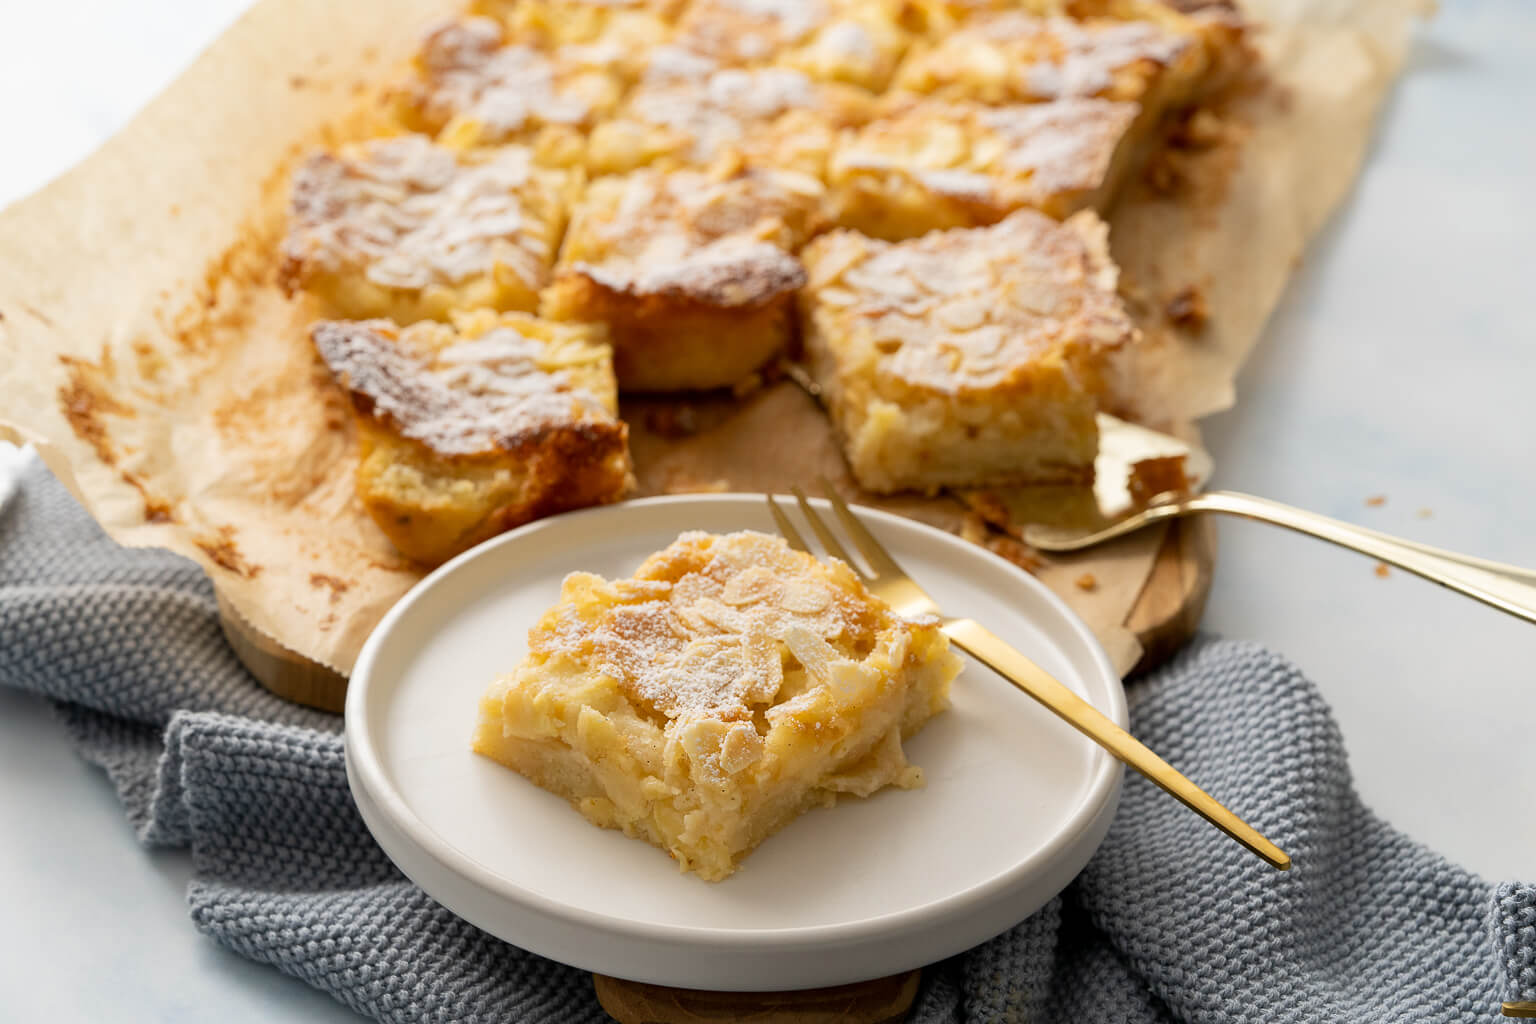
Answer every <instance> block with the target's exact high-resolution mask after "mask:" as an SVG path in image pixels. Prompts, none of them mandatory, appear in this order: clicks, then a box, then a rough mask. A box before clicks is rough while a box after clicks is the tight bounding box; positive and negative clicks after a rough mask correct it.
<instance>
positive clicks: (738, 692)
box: [529, 531, 897, 721]
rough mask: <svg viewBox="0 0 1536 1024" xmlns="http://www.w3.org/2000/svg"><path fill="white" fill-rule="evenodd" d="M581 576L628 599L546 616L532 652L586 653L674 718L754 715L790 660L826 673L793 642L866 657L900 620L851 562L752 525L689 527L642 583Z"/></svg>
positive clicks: (792, 665) (652, 563)
mask: <svg viewBox="0 0 1536 1024" xmlns="http://www.w3.org/2000/svg"><path fill="white" fill-rule="evenodd" d="M574 582H575V583H576V584H577V585H578V586H590V587H599V588H606V589H605V593H607V595H608V596H609V597H610V599H612V600H617V601H619V602H621V603H620V604H619V606H618V607H610V608H607V609H605V610H604V611H603V612H602V613H601V615H600V617H599V618H597V619H596V620H595V621H594V620H592V619H590V618H587V617H584V616H582V615H580V614H571V615H561V616H553V617H551V618H550V619H546V623H545V624H544V625H543V626H541V628H539V629H536V630H535V631H534V632H533V633H532V634H531V635H530V638H529V639H530V647H531V649H532V651H533V652H534V653H536V654H543V655H546V656H551V657H570V658H575V659H578V660H580V661H581V662H582V663H584V664H586V665H589V666H591V667H592V668H593V669H594V670H596V671H599V672H602V673H603V674H605V675H609V676H611V677H612V678H614V679H616V680H617V681H618V683H619V685H620V686H621V687H622V688H623V690H624V691H625V693H626V694H627V695H628V696H629V697H630V699H631V700H633V701H636V702H638V703H640V704H642V705H643V706H645V707H647V708H650V709H653V710H654V711H655V712H657V713H659V714H662V715H664V716H666V717H667V718H669V719H677V720H685V721H686V720H695V719H700V718H713V719H717V720H720V721H750V720H751V718H752V714H753V710H754V708H760V707H762V706H764V705H768V704H771V703H773V702H774V700H775V698H776V697H777V696H778V695H779V692H780V689H781V687H782V685H783V682H784V674H785V670H786V668H788V669H789V670H791V671H793V670H794V669H796V668H801V667H803V668H806V669H807V670H808V671H810V672H811V674H812V675H813V676H816V675H818V674H820V673H822V672H824V671H825V668H826V666H825V665H823V664H816V665H813V666H807V665H803V664H801V663H800V662H799V661H798V660H797V659H796V658H795V657H794V656H793V652H794V650H800V651H802V652H804V651H814V652H824V650H825V649H830V650H831V651H832V652H833V655H832V656H834V657H836V658H839V659H844V660H847V661H850V662H852V661H857V660H859V659H861V658H862V657H863V656H864V655H865V654H867V653H868V650H869V649H870V647H872V646H873V640H874V634H875V632H876V630H878V629H881V628H890V627H891V626H893V625H896V624H897V620H896V619H895V617H894V616H893V615H892V614H891V613H890V611H889V610H888V609H886V608H885V607H884V606H883V605H880V604H878V603H877V602H875V600H874V599H873V598H872V597H871V596H870V595H869V594H868V592H867V591H865V590H864V588H863V587H862V585H860V584H859V583H858V582H857V580H855V579H854V578H853V576H852V574H851V573H849V572H848V570H847V568H846V567H842V566H828V565H825V564H823V563H820V562H818V561H817V560H816V559H815V558H814V557H812V556H810V555H808V554H804V553H802V552H797V551H793V550H791V549H790V548H789V547H788V545H786V544H785V543H784V541H783V540H782V539H780V538H778V537H771V536H768V535H766V534H761V533H754V532H745V531H744V532H741V533H733V534H727V535H725V536H713V535H709V534H703V533H688V534H684V535H683V536H681V537H679V538H678V540H677V541H676V542H675V543H674V544H672V545H671V546H669V547H668V548H666V549H665V550H663V551H661V552H658V553H657V554H656V555H653V556H652V557H651V558H650V559H648V560H647V561H646V563H645V564H644V565H643V566H641V567H640V569H639V571H638V572H637V573H636V574H635V580H634V581H624V582H621V583H618V584H607V583H606V582H604V581H601V580H598V579H596V578H595V577H590V576H581V577H579V578H578V579H576V580H575V581H574ZM636 584H644V585H646V586H645V587H644V588H641V587H637V586H636ZM566 585H567V588H568V589H569V588H570V587H571V586H572V585H573V581H572V580H568V581H567V584H566ZM807 637H809V638H813V639H812V640H811V641H807V640H806V638H807ZM815 640H819V641H820V642H821V644H822V645H823V646H822V647H818V646H817V644H816V643H815Z"/></svg>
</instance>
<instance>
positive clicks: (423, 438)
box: [312, 311, 631, 565]
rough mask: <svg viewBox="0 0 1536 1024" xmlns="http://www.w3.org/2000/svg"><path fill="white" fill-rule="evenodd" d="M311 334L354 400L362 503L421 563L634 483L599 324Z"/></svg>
mask: <svg viewBox="0 0 1536 1024" xmlns="http://www.w3.org/2000/svg"><path fill="white" fill-rule="evenodd" d="M312 336H313V339H314V343H315V347H316V349H318V350H319V353H320V357H321V359H323V360H324V361H325V364H326V365H327V366H328V367H330V370H331V372H332V374H334V375H335V377H336V379H337V381H338V382H339V383H340V384H341V386H342V387H343V388H344V389H345V390H346V392H347V395H348V397H349V398H350V399H351V404H352V409H353V412H354V414H355V419H356V421H357V432H358V440H359V444H360V459H359V463H358V468H357V493H358V496H359V498H361V500H362V503H363V506H364V508H366V509H367V510H368V514H369V515H370V516H372V517H373V520H374V522H376V523H378V525H379V528H380V529H381V530H383V531H384V533H385V535H386V536H388V537H389V539H390V541H392V542H393V543H394V545H395V547H396V548H398V549H399V550H400V551H401V553H402V554H405V555H406V556H408V557H410V558H412V559H415V560H416V561H418V562H421V563H423V564H427V565H435V564H437V563H439V562H443V561H446V560H447V559H449V558H452V557H453V556H454V555H457V554H459V553H460V552H462V551H465V550H467V549H469V548H470V547H472V546H474V545H475V544H478V543H479V542H481V541H483V540H486V539H488V538H490V537H493V536H495V535H496V534H498V533H501V532H502V531H504V530H508V529H511V528H512V527H514V526H519V525H521V524H523V523H526V522H528V521H530V520H532V519H537V518H539V517H540V516H546V515H552V514H554V513H556V512H563V511H566V510H567V509H573V508H582V507H584V506H587V505H597V504H602V503H605V502H610V501H616V500H618V499H619V498H621V497H623V496H624V492H625V491H626V490H627V489H628V488H629V486H630V484H631V474H630V460H629V443H628V439H629V433H628V428H627V427H626V426H625V425H624V423H622V422H621V421H620V420H619V419H618V418H617V416H616V409H617V406H618V395H617V392H616V390H615V388H614V382H613V369H612V365H611V363H610V360H609V352H608V346H607V344H606V341H605V337H604V333H603V330H602V328H601V327H600V326H596V325H589V324H552V323H549V322H547V321H543V320H539V319H537V318H535V317H532V316H529V315H527V314H522V313H505V314H501V315H499V316H498V315H496V314H494V313H491V312H488V311H485V312H479V313H473V314H467V315H464V316H461V317H458V318H457V319H456V323H455V325H454V326H449V325H447V324H441V323H436V322H433V321H423V322H421V323H417V324H413V325H411V326H410V327H405V328H401V327H399V326H397V325H396V324H394V323H393V322H391V321H388V320H367V321H339V320H328V321H321V322H320V323H318V324H316V325H315V327H314V329H313V332H312Z"/></svg>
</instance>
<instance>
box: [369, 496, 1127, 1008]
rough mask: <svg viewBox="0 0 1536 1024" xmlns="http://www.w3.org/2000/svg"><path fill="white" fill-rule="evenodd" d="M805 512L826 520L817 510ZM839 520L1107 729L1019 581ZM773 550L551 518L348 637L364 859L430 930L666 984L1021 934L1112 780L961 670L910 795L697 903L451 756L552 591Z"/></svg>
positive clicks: (493, 775) (889, 960)
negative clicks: (879, 545) (447, 926)
mask: <svg viewBox="0 0 1536 1024" xmlns="http://www.w3.org/2000/svg"><path fill="white" fill-rule="evenodd" d="M822 508H823V511H825V506H824V505H823V506H822ZM860 514H861V515H862V516H863V518H864V520H865V521H866V522H867V523H868V524H869V526H870V528H871V529H872V530H873V531H874V532H875V534H876V535H877V536H878V537H879V538H880V539H881V540H882V541H883V542H884V543H885V544H886V545H887V547H889V549H890V550H891V552H892V553H893V554H894V555H895V556H896V558H897V560H898V561H900V562H901V564H902V566H903V567H904V568H905V569H906V570H907V571H908V572H909V573H911V574H912V575H913V577H914V578H915V579H917V580H918V582H920V583H921V584H922V585H923V586H924V587H925V588H927V589H928V591H929V592H930V593H931V594H932V595H933V596H934V597H935V598H936V599H937V600H938V601H939V603H940V605H941V606H942V607H943V608H944V609H945V611H947V612H949V613H950V614H955V615H968V616H971V617H973V618H976V619H978V620H980V621H981V622H983V623H986V624H987V625H988V626H990V627H991V628H992V629H993V630H994V631H995V632H996V633H998V634H999V635H1000V636H1002V637H1004V638H1005V639H1007V640H1009V641H1010V642H1011V643H1013V644H1014V645H1016V646H1017V647H1019V648H1020V649H1021V650H1023V651H1025V652H1026V653H1028V654H1029V655H1030V656H1031V657H1032V658H1034V659H1035V660H1036V661H1037V662H1038V663H1039V664H1040V665H1041V666H1043V667H1044V668H1045V669H1046V670H1048V671H1050V672H1051V673H1053V674H1054V675H1056V676H1057V677H1058V678H1060V679H1061V680H1062V681H1064V682H1065V683H1067V684H1068V685H1069V686H1071V687H1072V688H1073V689H1075V690H1076V691H1077V692H1078V693H1079V694H1081V695H1082V696H1083V697H1085V698H1086V699H1088V700H1090V701H1092V702H1093V703H1094V704H1095V705H1097V706H1098V707H1099V708H1100V709H1101V710H1102V711H1104V712H1105V713H1106V714H1107V715H1109V716H1110V717H1111V718H1113V719H1115V720H1116V721H1117V722H1120V723H1121V724H1122V725H1123V724H1125V720H1126V711H1125V693H1124V691H1123V690H1122V689H1121V686H1120V680H1119V678H1118V677H1117V676H1116V675H1115V672H1114V669H1113V668H1112V667H1111V665H1110V663H1109V659H1108V657H1106V656H1105V654H1104V652H1103V650H1102V649H1101V648H1100V646H1099V645H1098V643H1097V641H1096V640H1095V639H1094V637H1093V635H1092V634H1091V633H1090V632H1089V630H1088V628H1087V627H1086V626H1085V625H1083V623H1082V622H1081V621H1080V620H1079V619H1078V618H1077V617H1076V616H1074V615H1073V614H1072V613H1071V612H1070V611H1069V610H1068V609H1067V607H1066V605H1064V604H1063V603H1062V602H1061V601H1060V600H1059V599H1057V598H1056V597H1055V596H1054V595H1053V594H1051V593H1050V591H1048V590H1047V589H1046V588H1045V587H1044V586H1043V585H1041V584H1040V583H1038V582H1037V581H1036V580H1035V579H1034V578H1033V577H1031V576H1030V575H1029V574H1027V573H1025V572H1023V571H1021V570H1019V569H1018V568H1016V567H1015V566H1013V565H1011V564H1010V563H1008V562H1006V561H1004V560H1003V559H1001V558H998V557H996V556H994V555H992V554H990V553H988V552H986V551H984V550H982V549H981V548H980V547H977V546H976V545H973V544H970V543H967V542H965V541H962V540H960V539H958V538H956V537H952V536H950V535H949V534H947V533H944V532H943V531H941V530H937V529H934V528H932V527H928V526H924V525H922V524H920V523H916V522H913V521H911V520H907V519H902V518H899V517H897V516H893V515H889V514H886V513H882V512H877V511H871V510H868V509H861V510H860ZM739 529H757V530H763V531H765V532H771V531H772V530H773V523H772V520H771V519H770V518H769V515H768V510H767V508H766V505H765V503H764V500H763V498H762V497H761V496H760V495H752V496H747V495H708V496H684V497H669V498H653V499H648V500H642V501H634V502H628V503H625V504H621V505H610V506H607V507H603V508H597V509H589V510H586V511H583V512H576V513H572V514H569V515H563V516H558V517H555V518H552V519H546V520H543V521H541V522H537V523H533V524H531V525H529V526H525V527H523V528H521V529H518V530H514V531H513V532H511V533H508V534H506V535H504V536H502V537H499V538H497V539H496V540H494V541H491V542H489V543H486V544H484V545H482V546H480V547H478V548H476V549H474V550H473V551H470V552H468V553H466V554H464V555H461V556H460V557H459V558H457V559H455V560H453V561H452V562H449V563H448V564H447V565H444V566H443V567H442V568H440V569H438V570H437V571H436V572H434V573H433V574H432V575H431V576H428V577H427V578H426V579H425V580H423V581H422V582H421V583H420V584H418V585H417V586H416V587H415V588H414V589H413V590H412V591H411V592H410V593H409V594H407V595H406V596H405V597H404V598H403V599H402V600H401V601H400V603H399V604H397V605H396V606H395V607H394V608H393V609H392V610H391V611H390V612H389V614H388V615H386V616H385V618H384V620H383V621H382V622H381V623H380V624H379V626H378V628H377V629H376V630H375V631H374V633H373V635H372V636H371V637H369V639H368V642H367V644H366V645H365V646H364V648H363V651H362V654H361V656H360V657H359V658H358V662H357V667H356V668H355V670H354V671H353V674H352V679H351V683H350V686H349V689H348V692H347V707H346V750H347V776H348V779H349V780H350V782H351V787H352V792H353V795H354V796H355V797H356V799H357V804H358V807H359V808H360V810H361V811H362V815H363V820H364V821H365V822H367V824H368V827H369V829H370V830H371V831H372V832H373V834H374V836H375V838H377V839H378V841H379V844H380V845H381V846H382V847H383V848H384V851H385V852H386V853H387V854H389V856H390V858H391V859H393V860H394V862H395V863H396V864H397V865H399V867H400V869H401V870H402V871H404V872H405V874H406V875H407V876H409V877H410V878H411V879H412V880H413V881H414V882H416V884H418V885H419V886H421V888H422V889H424V890H425V891H426V892H427V893H428V894H429V895H431V896H432V897H433V898H434V899H436V900H438V901H439V902H440V903H442V904H443V905H444V906H446V907H448V908H449V909H450V910H452V911H454V912H455V913H457V914H459V915H460V916H461V917H464V918H465V919H467V920H469V921H470V922H472V923H473V924H475V925H478V926H479V927H481V928H483V929H485V930H486V931H488V932H490V933H491V934H493V935H496V936H499V937H500V938H503V939H505V940H506V941H508V942H511V943H513V944H515V945H517V946H520V947H522V948H524V949H528V950H531V951H533V952H535V953H539V954H541V955H543V956H547V957H550V958H551V959H554V960H559V961H562V962H564V963H568V964H573V965H575V966H578V967H584V968H587V969H589V970H593V971H597V972H600V973H603V974H608V975H613V976H615V977H621V978H630V979H633V980H637V981H649V982H654V983H656V984H662V985H672V986H677V987H686V988H703V989H718V990H727V991H731V990H734V991H770V990H783V989H799V988H816V987H821V986H826V985H837V984H843V983H847V982H852V981H859V980H863V979H866V978H874V977H880V976H882V975H887V974H893V973H896V972H898V971H902V970H905V969H907V968H911V967H916V966H920V965H922V964H926V963H931V962H933V961H935V960H939V959H942V958H944V957H946V956H950V955H952V954H955V953H958V952H960V951H962V950H965V949H968V948H969V947H971V946H973V945H975V944H977V943H979V942H981V941H983V940H985V939H987V938H989V937H991V936H993V935H996V934H997V933H999V932H1001V931H1003V930H1005V929H1007V928H1009V927H1011V926H1012V925H1014V924H1016V923H1017V922H1019V921H1021V920H1023V919H1024V918H1025V917H1027V916H1028V915H1029V914H1030V913H1032V912H1033V911H1035V910H1036V909H1038V908H1039V907H1040V906H1042V905H1043V904H1044V903H1045V902H1046V901H1048V900H1049V899H1050V898H1051V897H1052V896H1053V895H1055V894H1056V893H1057V892H1059V891H1060V890H1061V889H1062V888H1064V887H1065V886H1066V884H1067V883H1068V882H1069V881H1071V879H1072V877H1073V876H1074V875H1076V874H1077V872H1078V871H1079V870H1081V868H1082V867H1083V865H1084V864H1085V863H1087V861H1088V858H1089V856H1090V855H1091V854H1092V853H1093V851H1094V849H1095V848H1096V847H1097V846H1098V844H1099V842H1100V841H1101V840H1102V839H1103V837H1104V833H1105V831H1106V830H1107V829H1108V828H1109V821H1110V818H1111V817H1112V816H1113V814H1114V810H1115V805H1116V802H1117V800H1118V798H1119V793H1120V780H1121V768H1120V765H1119V763H1118V762H1116V761H1114V760H1113V759H1111V758H1110V757H1109V756H1108V755H1106V754H1105V753H1103V752H1102V751H1101V750H1099V748H1098V747H1096V746H1094V745H1093V744H1092V743H1090V742H1089V741H1088V740H1086V739H1085V738H1083V737H1082V736H1080V735H1079V734H1078V733H1076V732H1074V731H1073V730H1072V729H1071V728H1070V727H1069V726H1067V725H1066V724H1065V723H1063V722H1061V721H1059V720H1057V719H1056V718H1055V717H1054V716H1052V715H1051V714H1050V713H1049V712H1048V711H1046V710H1045V709H1043V708H1042V707H1040V706H1039V705H1037V704H1036V703H1035V702H1034V701H1033V700H1031V699H1030V698H1029V697H1027V696H1025V695H1024V694H1022V693H1020V692H1018V691H1017V690H1015V689H1014V688H1013V687H1012V686H1010V685H1009V684H1008V683H1007V682H1006V681H1004V680H1003V679H1001V678H999V677H998V676H996V675H994V674H993V673H992V672H991V671H989V670H987V669H985V668H983V667H982V666H980V665H978V664H976V663H975V662H971V661H969V660H968V661H967V664H966V667H965V669H964V671H963V672H962V673H961V674H960V677H959V678H958V679H956V680H955V685H954V691H953V705H952V706H951V708H950V709H949V710H948V711H946V712H944V713H943V714H940V715H939V716H937V717H936V718H934V719H932V720H931V721H930V722H929V723H928V725H927V726H926V727H925V728H924V729H923V730H922V732H920V733H919V734H918V735H917V736H915V737H913V738H912V739H911V740H910V741H909V742H908V743H907V753H908V756H909V757H910V759H911V760H912V761H913V762H914V763H916V764H918V765H920V766H922V768H923V771H924V774H925V775H926V776H927V780H928V782H927V786H926V787H924V788H923V789H919V790H894V789H887V790H885V791H882V792H880V793H877V794H875V795H874V796H873V797H871V798H869V799H867V800H845V801H843V802H841V803H839V804H838V805H837V806H836V807H834V808H831V809H826V810H816V811H811V812H810V813H808V814H805V815H803V816H802V817H800V818H799V819H797V820H796V821H794V822H792V823H791V824H790V825H789V826H787V827H786V828H785V829H784V830H783V831H781V832H779V833H778V834H777V835H774V836H771V837H770V838H769V839H768V840H767V841H766V842H764V843H763V845H762V846H760V847H758V849H757V850H756V851H754V852H753V853H752V855H751V856H750V857H748V858H747V859H746V861H745V862H744V863H743V865H742V866H741V868H740V870H738V871H737V873H736V874H735V875H733V876H732V877H731V878H729V879H727V880H725V881H723V882H717V883H709V882H703V881H700V880H699V879H698V878H696V877H694V876H692V875H685V874H681V873H679V871H678V870H677V867H676V865H675V864H674V862H673V861H672V860H671V859H670V858H669V857H668V856H667V855H666V854H665V853H663V852H662V851H660V850H658V849H656V848H655V847H652V846H650V845H649V844H647V843H643V842H641V841H639V840H635V839H628V838H626V837H625V836H623V835H622V834H621V833H618V832H614V831H608V830H603V829H599V828H596V827H594V826H593V825H591V824H589V823H588V822H587V821H586V819H585V818H583V817H581V816H580V815H579V814H577V813H576V811H574V810H572V809H571V807H570V806H569V805H567V804H566V802H565V801H564V800H561V799H560V798H558V797H556V796H553V795H552V794H550V793H547V792H545V791H544V790H542V789H539V788H537V787H536V786H534V785H533V784H532V783H530V782H528V781H527V780H526V779H524V778H523V777H521V776H520V775H517V774H516V773H514V772H511V771H509V770H507V769H506V768H503V767H501V766H500V765H497V764H495V763H493V762H491V761H489V760H487V759H486V758H483V757H480V756H478V755H476V754H473V753H471V752H470V748H469V744H470V735H471V732H472V730H473V727H474V721H475V714H476V704H477V701H478V699H479V697H480V695H481V693H482V692H483V691H484V690H485V689H486V687H487V686H488V685H489V684H490V682H491V680H492V679H494V678H495V677H496V676H497V675H499V674H501V673H504V672H507V671H509V670H510V669H511V668H512V667H513V666H514V665H516V664H517V662H518V661H519V660H520V659H521V658H522V657H523V655H524V654H525V653H526V636H527V630H528V627H529V626H530V625H532V624H533V622H534V620H535V619H536V618H537V617H538V616H539V615H540V614H541V613H542V612H543V611H544V610H545V609H546V608H548V607H549V606H550V605H551V604H553V603H554V601H555V599H556V597H557V596H558V594H559V590H560V581H561V579H562V578H563V577H564V576H565V575H566V573H568V572H572V571H575V570H587V571H591V572H597V573H601V574H603V575H605V576H608V577H618V576H628V575H629V574H631V573H632V572H633V571H634V569H635V567H636V566H637V565H638V564H639V563H640V562H641V560H642V559H644V558H645V556H646V555H648V554H650V553H651V552H653V551H656V550H658V549H660V548H662V547H665V546H666V545H667V544H668V543H670V542H671V541H672V540H673V539H675V538H676V537H677V535H678V534H679V533H680V532H682V531H684V530H709V531H712V532H726V531H730V530H739Z"/></svg>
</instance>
